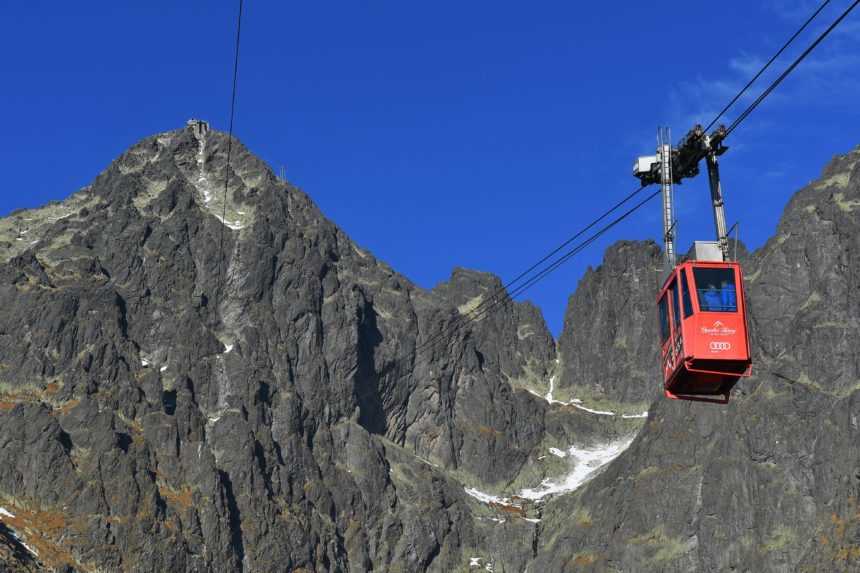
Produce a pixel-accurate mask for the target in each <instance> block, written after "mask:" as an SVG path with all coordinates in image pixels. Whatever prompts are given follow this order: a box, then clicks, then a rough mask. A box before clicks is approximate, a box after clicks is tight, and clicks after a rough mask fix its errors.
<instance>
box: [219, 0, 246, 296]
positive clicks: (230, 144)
mask: <svg viewBox="0 0 860 573" xmlns="http://www.w3.org/2000/svg"><path fill="white" fill-rule="evenodd" d="M243 5H244V0H239V14H238V16H237V17H236V47H235V50H234V52H233V86H232V90H231V94H230V124H229V129H228V131H227V166H226V168H225V169H224V194H223V209H222V213H221V223H222V224H221V231H220V233H219V236H218V276H217V278H216V283H217V285H218V287H217V289H216V291H215V309H216V312H217V309H218V301H219V299H220V298H221V290H222V289H223V288H224V280H223V277H222V272H221V266H222V265H221V257H223V256H224V227H225V226H226V224H225V223H224V221H226V220H227V189H228V186H229V183H230V155H231V153H232V151H233V119H234V117H235V115H236V86H237V84H238V80H239V43H240V40H241V38H242V6H243Z"/></svg>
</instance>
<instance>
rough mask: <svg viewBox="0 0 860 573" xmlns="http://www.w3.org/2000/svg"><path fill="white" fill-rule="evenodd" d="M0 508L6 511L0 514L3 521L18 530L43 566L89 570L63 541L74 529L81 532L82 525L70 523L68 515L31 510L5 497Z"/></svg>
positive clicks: (21, 538) (16, 533)
mask: <svg viewBox="0 0 860 573" xmlns="http://www.w3.org/2000/svg"><path fill="white" fill-rule="evenodd" d="M0 506H2V507H4V508H5V510H6V511H4V512H2V513H0V522H3V524H4V525H6V527H8V528H9V529H11V530H12V531H14V532H15V535H16V536H17V537H18V538H19V539H20V540H21V541H22V542H23V543H24V544H26V546H27V547H29V548H30V549H31V551H32V552H33V553H34V554H35V555H36V556H37V557H38V559H39V561H40V562H41V563H42V564H43V565H45V566H47V567H50V568H58V567H61V566H63V565H71V566H73V567H75V568H76V569H78V570H81V571H86V569H85V568H84V567H82V565H81V564H80V563H79V562H78V561H77V560H76V559H75V558H74V556H73V555H72V553H71V552H70V551H69V549H68V548H67V547H65V546H64V544H63V542H62V541H61V539H62V538H63V537H64V536H65V535H67V533H68V531H69V529H70V528H71V529H78V527H77V525H79V524H73V523H69V520H68V519H67V518H66V516H65V515H64V514H62V513H60V512H58V511H46V510H42V509H31V508H29V507H23V506H21V505H17V504H13V503H9V502H8V501H6V500H4V499H3V498H0Z"/></svg>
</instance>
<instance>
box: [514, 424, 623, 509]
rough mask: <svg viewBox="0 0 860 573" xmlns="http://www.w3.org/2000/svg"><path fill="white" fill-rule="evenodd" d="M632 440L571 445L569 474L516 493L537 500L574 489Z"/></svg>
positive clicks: (618, 453)
mask: <svg viewBox="0 0 860 573" xmlns="http://www.w3.org/2000/svg"><path fill="white" fill-rule="evenodd" d="M632 441H633V438H629V439H625V440H621V441H618V442H611V443H608V444H603V445H599V446H595V447H590V448H579V447H577V446H571V447H570V449H569V450H568V451H567V455H568V456H569V457H571V458H573V460H575V462H574V466H573V469H572V471H571V472H570V473H569V474H567V475H566V476H564V477H562V478H561V479H560V480H552V479H545V480H544V481H543V482H541V484H540V485H539V486H538V487H536V488H526V489H524V490H522V491H521V492H519V493H518V494H517V495H518V496H519V497H523V498H525V499H531V500H538V499H543V498H544V497H546V496H548V495H555V494H560V493H568V492H571V491H574V490H575V489H577V488H578V487H579V486H581V485H582V484H584V483H586V482H588V480H590V479H591V478H592V477H594V476H595V475H596V474H597V472H598V470H600V469H601V468H603V467H604V466H605V465H606V464H608V463H609V462H611V461H612V460H614V459H615V458H617V457H618V456H619V455H620V454H621V452H623V451H624V450H626V449H627V447H628V446H630V443H631V442H632Z"/></svg>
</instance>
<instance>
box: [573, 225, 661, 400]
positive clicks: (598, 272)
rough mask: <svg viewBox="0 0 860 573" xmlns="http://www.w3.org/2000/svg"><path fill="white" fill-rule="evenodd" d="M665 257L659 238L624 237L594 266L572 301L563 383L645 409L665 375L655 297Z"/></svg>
mask: <svg viewBox="0 0 860 573" xmlns="http://www.w3.org/2000/svg"><path fill="white" fill-rule="evenodd" d="M662 265H663V257H662V254H661V251H660V248H659V247H658V246H657V245H656V244H654V243H653V242H629V241H622V242H619V243H616V244H614V245H613V246H612V247H610V248H609V249H607V251H606V254H605V255H604V259H603V264H602V265H600V267H598V268H597V269H591V268H589V269H588V271H587V272H586V273H585V276H584V277H583V278H582V280H581V281H580V282H579V285H578V287H577V289H576V292H575V293H574V294H572V295H571V297H570V300H569V301H568V305H567V311H566V312H565V315H564V330H563V332H562V334H561V337H560V338H559V340H558V349H559V354H560V358H561V361H562V363H563V364H564V368H563V370H562V374H561V377H560V379H559V386H560V387H561V388H562V389H567V390H568V391H569V392H570V393H571V395H575V396H578V397H581V398H586V399H587V400H589V401H595V400H599V401H601V402H608V403H621V404H626V405H631V404H632V405H635V406H637V407H638V408H639V409H640V410H641V406H642V405H643V404H645V405H647V404H648V403H650V402H651V400H653V399H654V396H655V392H656V388H657V385H655V384H654V381H655V380H657V379H659V377H660V362H659V350H658V348H657V346H656V344H655V343H654V341H655V340H656V339H657V315H656V310H655V300H656V297H657V292H658V291H659V287H660V285H659V284H658V281H659V280H660V277H659V275H658V273H659V271H660V269H662Z"/></svg>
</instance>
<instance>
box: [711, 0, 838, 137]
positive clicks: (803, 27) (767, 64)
mask: <svg viewBox="0 0 860 573" xmlns="http://www.w3.org/2000/svg"><path fill="white" fill-rule="evenodd" d="M828 4H830V0H824V2H822V3H821V6H819V7H818V9H817V10H815V12H813V13H812V15H811V16H809V18H807V19H806V22H804V23H803V25H802V26H801V27H800V28H798V29H797V31H796V32H794V34H792V35H791V37H790V38H789V39H788V40H786V42H785V43H784V44H783V45H782V47H781V48H780V49H779V50H777V52H776V53H775V54H774V55H773V56H771V58H770V59H769V60H768V61H767V63H766V64H765V65H764V66H762V68H761V69H760V70H759V71H758V73H757V74H756V75H754V76H753V77H752V79H751V80H750V81H748V82H747V84H746V85H745V86H744V87H743V88H741V91H739V92H738V93H737V95H735V97H733V98H732V100H731V101H730V102H729V103H727V104H726V106H725V107H724V108H723V109H721V110H720V113H718V114H717V116H716V117H715V118H714V119H713V120H711V123H709V124H708V126H707V127H706V128H705V131H706V132H707V131H709V130H710V129H711V128H712V127H713V126H714V124H715V123H717V122H718V121H719V120H720V118H721V117H723V115H724V114H725V113H726V112H727V111H728V110H729V108H730V107H732V106H733V105H735V102H737V101H738V100H739V99H740V98H741V97H742V96H743V95H744V94H745V93H746V91H747V90H748V89H749V88H750V86H752V85H753V84H754V83H755V81H756V80H757V79H759V78H760V77H761V75H762V74H763V73H765V71H767V69H768V68H769V67H770V65H771V64H772V63H774V62H775V61H776V59H777V58H778V57H779V56H781V55H782V53H783V52H784V51H785V50H786V48H788V47H789V46H790V45H791V43H792V42H794V40H795V39H796V38H797V37H798V36H799V35H800V34H801V33H802V32H803V31H804V30H805V29H806V27H807V26H809V24H810V23H812V21H813V20H815V17H816V16H818V14H819V13H821V11H822V10H824V8H826V7H827V5H828Z"/></svg>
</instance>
